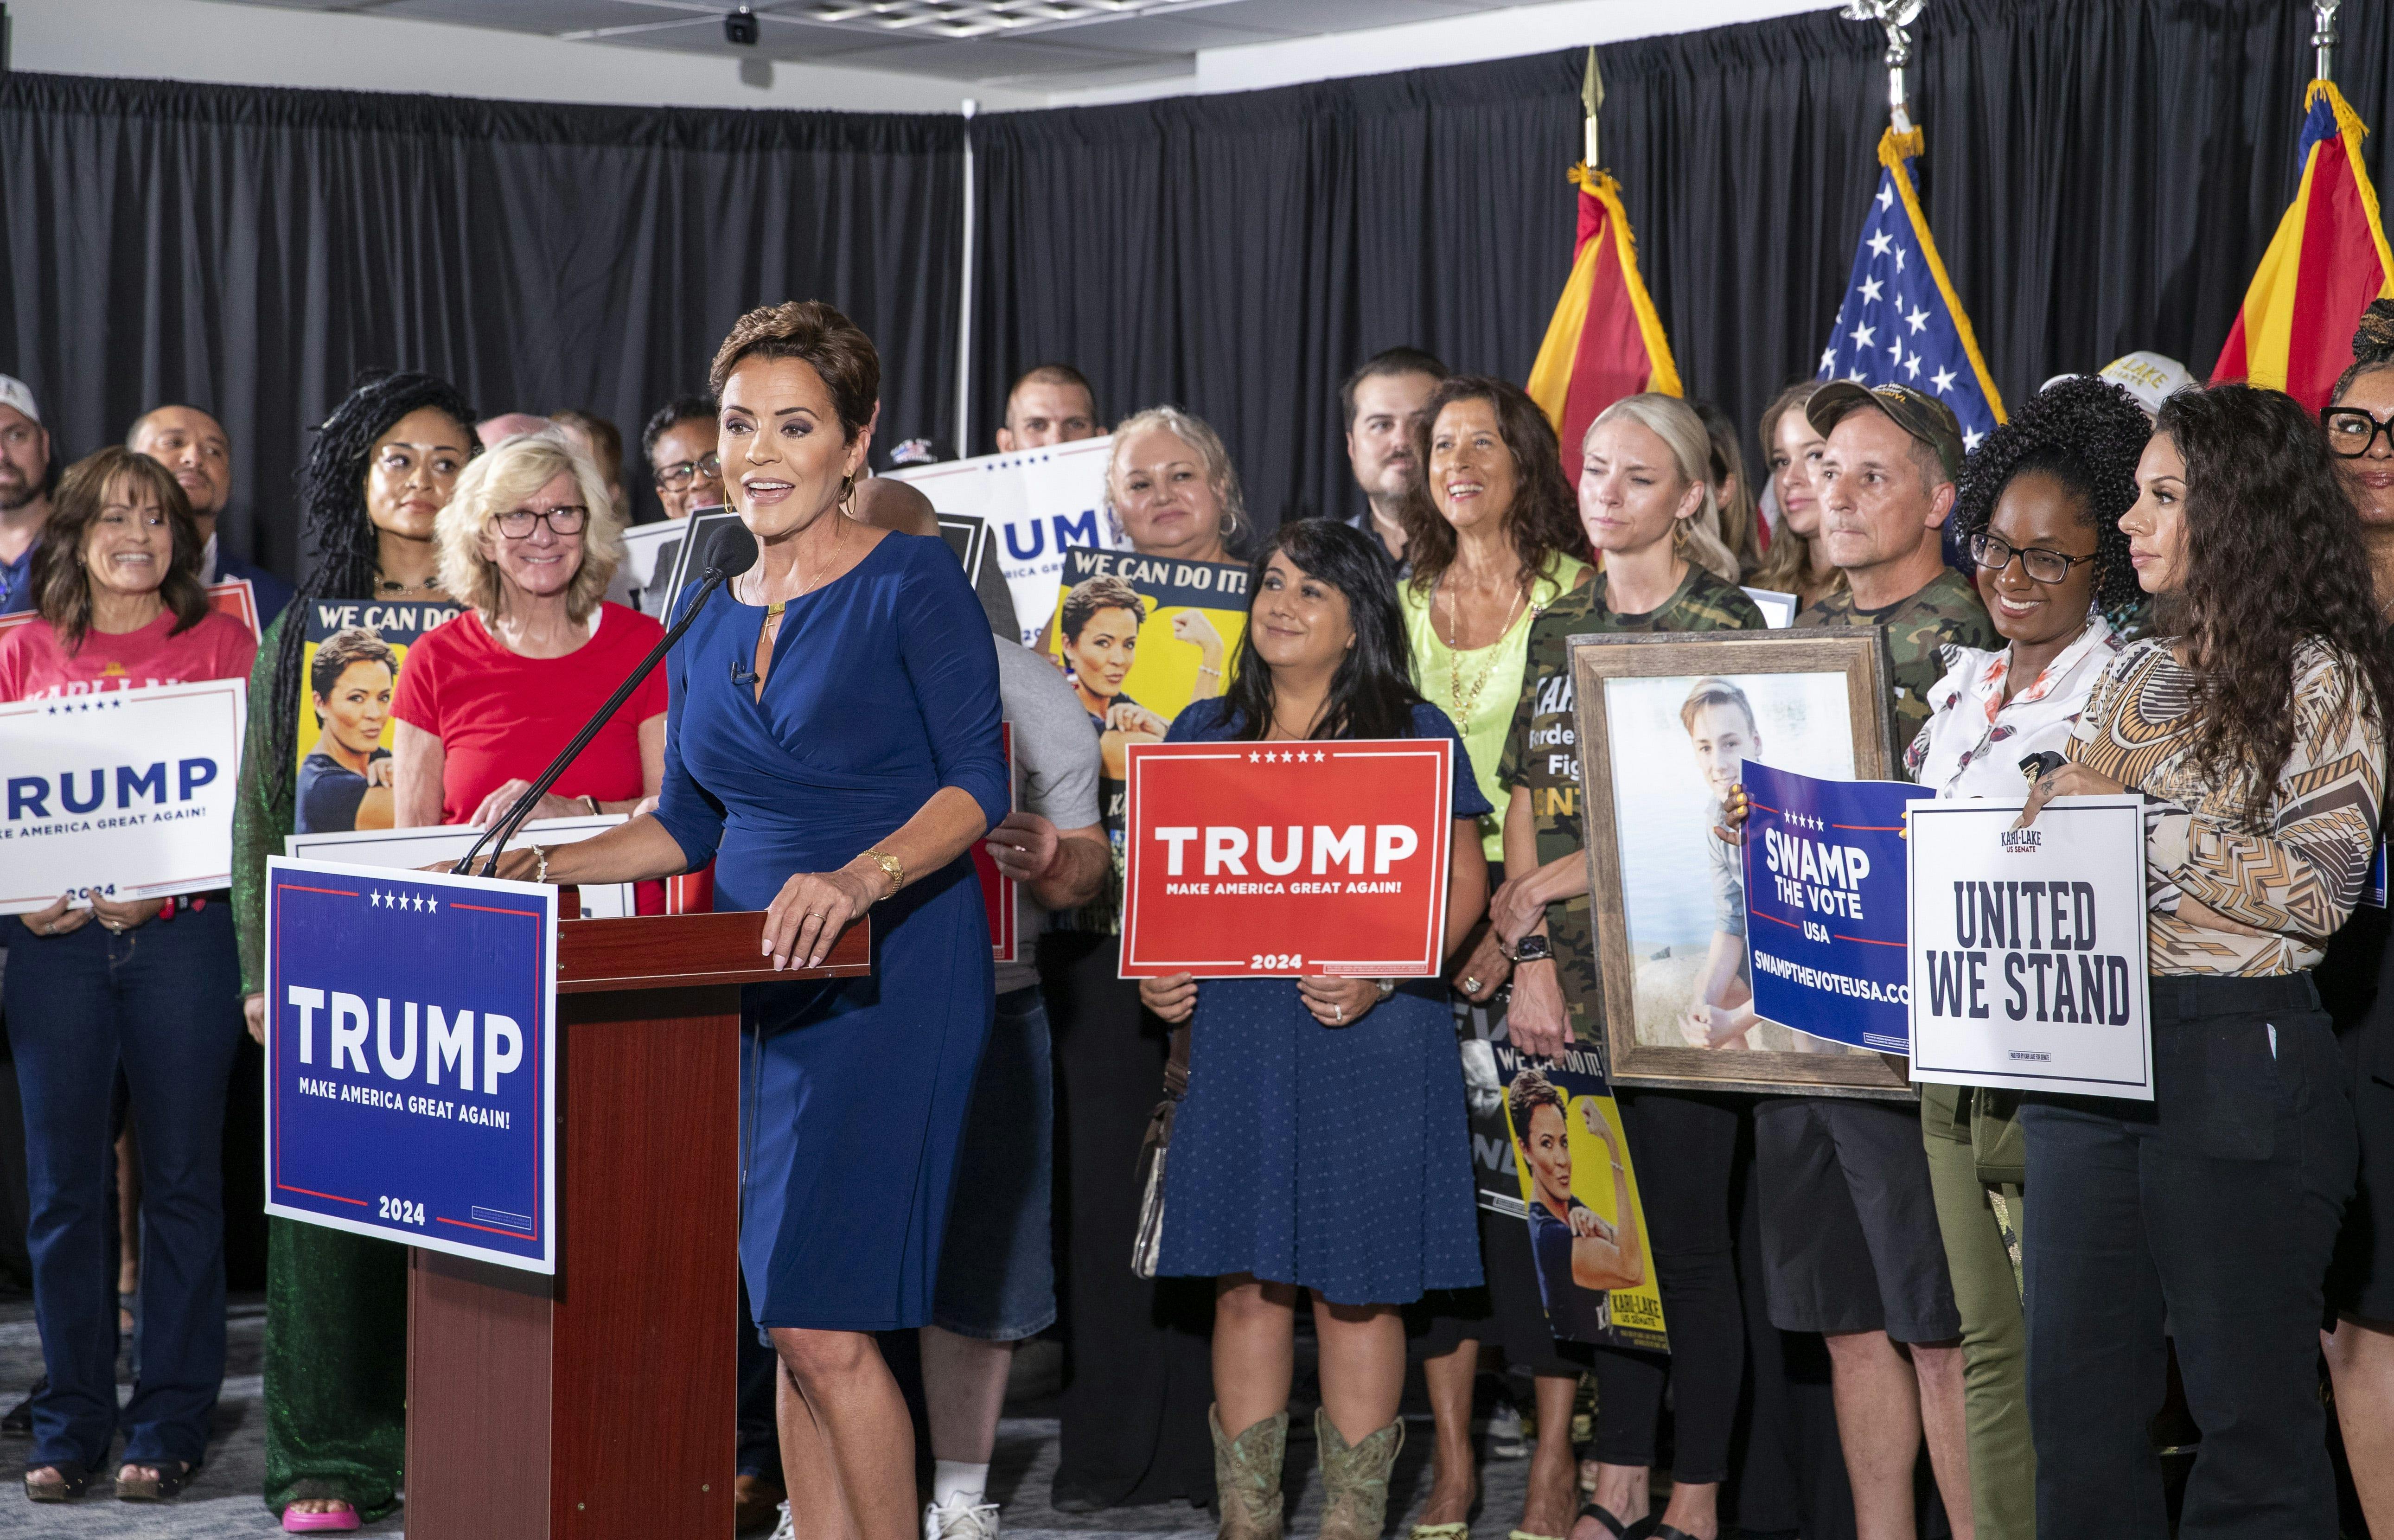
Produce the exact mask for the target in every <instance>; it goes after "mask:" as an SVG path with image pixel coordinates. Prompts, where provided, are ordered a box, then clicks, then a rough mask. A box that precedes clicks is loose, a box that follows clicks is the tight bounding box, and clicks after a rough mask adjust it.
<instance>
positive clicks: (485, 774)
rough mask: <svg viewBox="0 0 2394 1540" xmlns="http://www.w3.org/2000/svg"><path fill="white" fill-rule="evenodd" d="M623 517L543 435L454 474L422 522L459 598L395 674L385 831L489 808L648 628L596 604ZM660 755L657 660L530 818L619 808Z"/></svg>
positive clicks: (624, 669) (517, 787)
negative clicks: (431, 521)
mask: <svg viewBox="0 0 2394 1540" xmlns="http://www.w3.org/2000/svg"><path fill="white" fill-rule="evenodd" d="M623 528H624V525H623V520H622V518H621V516H620V515H619V514H618V513H617V512H616V510H615V508H614V507H613V505H612V502H611V501H610V499H609V498H608V495H607V489H606V483H605V482H604V481H603V480H600V478H599V471H598V468H597V467H595V466H593V465H592V464H591V463H590V460H589V457H588V456H587V455H585V454H583V453H582V452H581V451H580V450H579V449H577V448H575V447H573V446H572V444H571V443H570V442H569V441H567V440H565V439H564V438H563V437H562V436H561V435H559V434H557V433H554V432H550V433H533V434H527V435H525V436H523V437H520V438H515V439H509V440H507V441H506V442H504V443H502V444H500V445H499V446H498V447H497V448H496V449H493V450H492V451H490V452H489V453H488V454H484V455H483V456H482V457H481V458H480V459H479V460H477V461H475V462H474V463H473V464H472V465H471V466H468V467H467V469H466V473H465V474H464V475H463V476H460V477H459V478H458V479H457V490H456V492H455V494H454V495H453V496H452V497H451V498H450V500H449V505H448V507H444V508H442V509H441V516H440V520H439V521H438V524H437V526H436V529H437V537H438V539H439V541H440V545H441V583H442V586H445V587H446V588H447V589H448V590H449V592H450V593H451V594H452V595H454V597H455V598H456V599H459V600H461V601H462V602H464V603H466V604H467V605H469V606H471V608H469V609H468V610H467V612H465V613H464V614H462V615H459V616H458V617H457V618H456V619H454V620H453V621H450V622H449V623H448V624H447V625H441V626H439V627H437V628H435V629H433V630H431V631H428V632H427V633H426V634H425V636H424V638H423V639H422V640H420V641H418V642H417V643H416V644H415V645H414V647H411V648H409V649H408V652H407V666H406V667H405V668H404V669H403V670H401V674H400V680H399V693H398V695H397V696H396V697H395V698H394V699H393V700H392V702H391V706H390V709H391V715H392V717H395V718H396V719H397V721H398V730H397V731H396V733H395V734H394V736H393V739H392V744H391V747H392V759H393V762H394V767H395V774H394V776H393V786H394V789H395V792H396V813H397V823H398V825H399V826H400V827H401V828H403V829H404V828H413V827H417V826H420V825H424V824H431V823H470V824H476V825H487V824H489V823H492V822H493V821H495V820H496V819H498V818H499V817H500V816H502V815H503V814H504V813H505V812H506V809H507V808H508V807H509V806H511V805H512V804H513V803H514V801H515V799H516V798H517V797H518V796H520V795H521V794H522V793H523V791H524V789H525V788H526V787H527V786H529V785H530V784H531V783H532V778H533V777H534V776H536V775H538V774H539V773H540V772H541V771H542V770H545V769H546V768H547V765H548V762H549V760H550V759H552V758H554V757H556V756H557V754H558V752H559V750H561V749H563V748H564V747H565V745H566V744H567V742H568V741H570V740H571V739H572V736H573V735H574V733H575V732H577V731H580V730H581V727H582V724H583V723H584V722H585V721H587V720H588V719H589V718H590V717H591V715H592V714H593V713H594V712H596V711H597V710H598V709H599V706H600V705H601V704H604V703H605V702H606V699H607V697H608V696H609V695H611V694H612V693H613V692H614V691H615V688H616V687H617V686H618V685H620V684H622V683H623V682H624V679H625V676H627V675H628V674H630V673H631V671H632V670H633V668H634V667H635V666H636V665H638V663H639V661H640V659H641V658H642V657H644V656H645V655H646V654H647V653H648V651H649V649H650V648H651V647H652V646H654V645H655V644H656V641H657V638H659V637H661V636H663V635H664V627H663V626H661V625H658V624H657V623H656V622H655V621H653V620H651V619H650V618H649V617H648V616H646V615H643V614H640V613H638V612H636V611H633V610H629V609H626V608H625V607H624V606H623V605H620V604H607V603H602V602H601V601H600V597H599V596H601V595H602V594H604V593H605V592H606V591H607V580H608V579H609V578H610V577H611V576H612V575H613V573H614V571H615V565H616V563H617V562H618V561H619V560H621V559H622V558H623V553H624V543H623V538H622V535H623ZM664 754H665V676H664V670H663V669H659V670H657V671H656V672H655V673H652V674H651V675H650V676H649V677H648V678H647V679H645V680H644V681H642V683H641V685H640V688H639V689H638V690H636V691H633V693H632V697H631V699H630V700H628V701H626V702H625V703H624V704H623V705H622V706H621V707H620V708H618V709H617V711H616V712H615V714H614V716H613V717H611V718H609V720H608V722H607V725H606V726H604V727H602V728H601V729H599V734H598V736H597V737H595V738H593V739H591V741H590V744H589V745H588V746H587V747H585V749H584V750H583V751H582V753H581V754H580V755H579V756H577V757H575V759H574V761H573V763H572V764H571V765H569V766H567V767H566V769H565V772H564V773H563V774H561V775H559V777H558V778H557V782H556V784H555V785H553V786H551V787H550V788H549V790H548V792H547V793H546V795H545V796H542V797H541V799H540V806H539V808H538V809H535V810H534V812H533V817H535V818H564V817H570V816H572V815H573V814H576V813H585V814H586V813H629V812H631V811H632V810H633V809H635V808H636V807H638V805H639V803H640V802H641V801H642V800H643V799H644V798H647V797H652V796H655V795H656V794H657V788H658V786H659V784H660V783H662V782H663V780H664Z"/></svg>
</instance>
